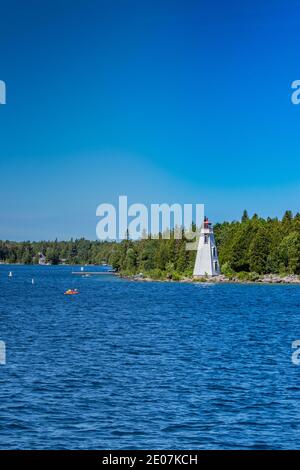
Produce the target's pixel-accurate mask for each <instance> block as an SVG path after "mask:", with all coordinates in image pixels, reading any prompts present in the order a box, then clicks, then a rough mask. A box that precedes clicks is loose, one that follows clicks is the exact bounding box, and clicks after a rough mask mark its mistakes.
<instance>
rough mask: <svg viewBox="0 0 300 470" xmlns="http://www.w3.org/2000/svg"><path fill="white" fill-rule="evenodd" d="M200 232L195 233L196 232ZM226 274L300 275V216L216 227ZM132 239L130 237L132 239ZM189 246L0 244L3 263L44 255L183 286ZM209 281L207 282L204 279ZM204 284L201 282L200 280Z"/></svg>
mask: <svg viewBox="0 0 300 470" xmlns="http://www.w3.org/2000/svg"><path fill="white" fill-rule="evenodd" d="M193 228H195V227H193ZM214 231H215V238H216V243H217V247H218V253H219V261H220V264H221V267H222V273H223V274H224V275H225V276H227V277H229V278H233V277H237V278H238V279H244V280H256V279H258V277H259V275H262V274H266V273H278V274H285V273H295V274H300V214H296V215H295V217H293V214H292V213H291V211H286V212H285V214H284V216H283V218H282V220H278V219H277V218H274V219H271V218H267V219H266V220H265V219H262V218H260V217H259V216H258V215H257V214H254V216H252V217H251V218H250V217H249V216H248V213H247V211H246V210H245V211H244V213H243V215H242V217H241V221H240V222H238V221H233V222H223V223H217V224H216V225H215V227H214ZM127 235H128V234H127ZM186 243H187V241H186V240H185V238H184V234H183V237H182V239H179V240H178V239H176V238H175V236H174V230H171V232H170V238H169V239H162V237H161V235H160V236H159V237H158V238H157V239H151V238H150V237H149V238H142V239H141V240H135V241H132V240H130V239H129V237H128V236H127V237H126V239H125V240H123V241H122V242H100V241H89V240H85V239H84V238H81V239H76V240H73V239H71V240H70V241H57V240H56V241H52V242H50V241H42V242H32V243H30V242H27V241H26V242H10V241H0V262H10V263H26V264H32V263H37V262H38V260H39V256H40V254H43V255H44V256H46V261H47V262H49V263H51V264H60V263H67V264H101V263H106V264H111V265H112V266H113V268H115V269H116V270H118V271H119V272H122V273H127V274H139V273H143V274H144V276H150V277H153V278H155V279H166V278H168V279H173V280H179V279H182V278H184V277H192V273H193V267H194V263H195V256H196V252H195V251H189V250H186ZM203 280H205V277H204V278H203ZM200 282H201V280H200Z"/></svg>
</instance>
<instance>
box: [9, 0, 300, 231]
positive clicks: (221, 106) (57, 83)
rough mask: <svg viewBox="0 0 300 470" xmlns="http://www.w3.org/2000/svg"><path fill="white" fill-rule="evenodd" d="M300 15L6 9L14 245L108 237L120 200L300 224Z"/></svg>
mask: <svg viewBox="0 0 300 470" xmlns="http://www.w3.org/2000/svg"><path fill="white" fill-rule="evenodd" d="M299 7H300V2H299V1H295V0H290V1H289V2H288V4H287V2H286V1H278V0H266V1H261V0H260V1H258V0H252V1H247V0H245V1H241V0H238V1H233V0H228V1H224V0H216V1H214V2H212V1H210V0H205V1H201V0H198V1H196V0H178V1H176V0H152V1H150V0H143V1H141V0H135V1H133V0H98V1H95V0H89V1H86V0H85V1H82V0H79V1H76V0H73V1H68V0H64V1H57V0H51V1H50V0H48V1H47V0H44V1H43V2H40V1H37V0H36V1H35V0H31V1H30V0H29V1H27V2H24V1H21V0H19V1H14V0H10V1H9V2H7V1H4V0H0V13H1V28H0V79H1V80H5V82H6V84H7V104H6V105H5V106H0V174H1V184H0V196H1V206H0V238H2V239H3V238H4V239H5V238H8V239H15V240H22V239H35V240H37V239H44V238H47V239H53V238H55V237H58V238H59V239H63V238H70V237H71V236H73V237H77V236H86V237H88V238H95V227H96V222H97V219H96V217H95V210H96V206H97V205H98V204H99V203H101V202H115V201H116V199H117V197H118V195H119V194H127V195H128V197H129V202H132V203H133V202H141V203H151V202H153V203H159V202H167V203H173V202H182V203H205V204H206V212H207V214H208V215H209V216H210V218H211V219H212V220H213V221H222V220H231V219H237V218H239V217H240V215H241V212H242V210H243V209H244V208H247V209H248V210H249V212H250V213H253V212H257V213H259V214H260V215H263V216H268V215H270V216H275V215H278V216H281V215H282V212H283V211H284V210H285V209H291V210H293V211H294V212H296V211H298V210H299V211H300V204H299V200H300V197H299V196H300V194H299V193H300V189H299V188H300V186H299V182H300V152H299V151H300V139H299V132H300V106H293V105H292V104H291V100H290V96H291V89H290V86H291V82H292V81H293V80H296V79H300V67H299V65H300V63H299V44H300V28H299V11H300V9H299Z"/></svg>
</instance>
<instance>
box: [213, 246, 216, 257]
mask: <svg viewBox="0 0 300 470" xmlns="http://www.w3.org/2000/svg"><path fill="white" fill-rule="evenodd" d="M212 252H213V256H216V247H215V246H214V247H213V250H212Z"/></svg>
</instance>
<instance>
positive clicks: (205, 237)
mask: <svg viewBox="0 0 300 470" xmlns="http://www.w3.org/2000/svg"><path fill="white" fill-rule="evenodd" d="M204 243H208V236H207V235H204Z"/></svg>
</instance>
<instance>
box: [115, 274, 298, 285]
mask: <svg viewBox="0 0 300 470" xmlns="http://www.w3.org/2000/svg"><path fill="white" fill-rule="evenodd" d="M118 275H119V276H120V277H121V278H124V279H127V280H130V281H137V282H181V283H193V284H194V283H210V284H300V276H297V275H296V274H289V275H285V276H280V275H279V274H265V275H263V276H259V277H257V278H256V279H253V280H250V279H240V278H238V277H237V276H232V277H226V276H225V275H223V274H220V275H219V276H213V277H200V278H188V277H186V278H183V279H180V280H174V279H171V278H165V279H154V278H151V277H148V276H144V275H142V274H137V275H132V276H128V275H122V274H118Z"/></svg>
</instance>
